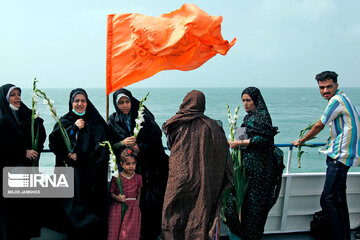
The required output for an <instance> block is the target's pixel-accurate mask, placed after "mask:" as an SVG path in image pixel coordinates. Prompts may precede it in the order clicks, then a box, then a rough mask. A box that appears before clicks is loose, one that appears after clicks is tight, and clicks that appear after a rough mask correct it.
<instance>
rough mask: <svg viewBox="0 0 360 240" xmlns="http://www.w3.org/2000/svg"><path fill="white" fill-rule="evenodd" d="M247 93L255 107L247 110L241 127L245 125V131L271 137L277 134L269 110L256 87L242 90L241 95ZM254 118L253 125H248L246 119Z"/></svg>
mask: <svg viewBox="0 0 360 240" xmlns="http://www.w3.org/2000/svg"><path fill="white" fill-rule="evenodd" d="M244 94H247V95H249V96H250V97H251V99H252V100H253V102H254V104H255V106H256V109H255V110H254V111H251V112H248V114H247V115H246V116H245V117H244V121H243V125H242V127H246V132H247V133H253V134H259V135H265V136H268V137H273V136H275V135H276V134H277V127H273V126H272V121H271V117H270V114H269V111H268V109H267V107H266V103H265V101H264V98H263V97H262V95H261V92H260V90H259V89H258V88H256V87H248V88H245V89H244V90H243V92H242V93H241V97H242V96H243V95H244ZM251 117H252V118H254V119H256V121H252V123H253V125H251V126H250V125H248V124H247V123H248V119H249V118H251Z"/></svg>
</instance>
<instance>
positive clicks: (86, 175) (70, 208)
mask: <svg viewBox="0 0 360 240" xmlns="http://www.w3.org/2000/svg"><path fill="white" fill-rule="evenodd" d="M60 122H61V124H62V126H63V127H64V128H65V129H66V132H67V134H68V135H69V138H70V141H71V147H72V150H71V151H70V152H68V149H67V148H66V145H65V142H64V140H63V137H62V135H61V131H60V128H59V125H58V124H57V123H56V124H55V126H54V130H53V131H52V133H51V134H50V136H49V142H50V143H49V146H50V149H51V151H53V152H54V154H55V155H56V166H65V164H67V165H68V166H72V167H73V168H74V181H75V189H74V197H73V198H70V199H63V201H62V202H61V205H62V207H63V208H62V210H65V217H64V216H61V214H60V215H59V214H58V215H57V216H56V217H57V218H58V219H56V220H57V221H58V224H61V225H62V226H57V227H59V228H64V229H63V230H65V231H66V232H67V233H68V236H69V239H98V240H102V239H106V233H107V166H108V161H109V154H108V151H107V149H106V148H104V147H101V146H100V145H99V142H102V141H104V140H107V124H106V122H105V121H104V119H103V118H102V117H101V115H100V114H99V112H98V111H97V110H96V108H95V107H94V105H93V104H92V103H91V102H90V100H89V98H88V95H87V93H86V92H85V90H83V89H81V88H77V89H74V90H72V91H71V93H70V100H69V112H68V113H67V114H65V115H64V116H62V117H61V118H60ZM62 218H64V220H63V221H62V220H61V219H62Z"/></svg>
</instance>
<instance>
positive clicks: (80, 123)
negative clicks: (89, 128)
mask: <svg viewBox="0 0 360 240" xmlns="http://www.w3.org/2000/svg"><path fill="white" fill-rule="evenodd" d="M75 126H77V127H78V128H79V129H83V128H84V127H85V121H84V120H83V119H81V118H79V119H78V120H76V122H75Z"/></svg>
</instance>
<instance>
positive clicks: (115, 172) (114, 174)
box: [111, 170, 119, 177]
mask: <svg viewBox="0 0 360 240" xmlns="http://www.w3.org/2000/svg"><path fill="white" fill-rule="evenodd" d="M111 176H113V177H119V171H118V170H115V171H114V172H113V173H112V174H111Z"/></svg>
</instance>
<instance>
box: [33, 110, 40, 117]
mask: <svg viewBox="0 0 360 240" xmlns="http://www.w3.org/2000/svg"><path fill="white" fill-rule="evenodd" d="M39 116H40V112H39V111H38V110H37V109H36V112H35V115H34V119H36V118H38V117H39Z"/></svg>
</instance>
